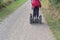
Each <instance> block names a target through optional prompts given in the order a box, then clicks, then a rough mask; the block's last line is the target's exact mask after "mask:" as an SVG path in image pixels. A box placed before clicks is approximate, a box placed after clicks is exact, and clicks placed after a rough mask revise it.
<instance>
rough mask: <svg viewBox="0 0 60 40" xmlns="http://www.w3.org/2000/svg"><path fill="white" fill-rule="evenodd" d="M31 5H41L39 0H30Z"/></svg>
mask: <svg viewBox="0 0 60 40" xmlns="http://www.w3.org/2000/svg"><path fill="white" fill-rule="evenodd" d="M32 6H33V7H36V6H37V7H41V2H40V1H39V0H33V2H32Z"/></svg>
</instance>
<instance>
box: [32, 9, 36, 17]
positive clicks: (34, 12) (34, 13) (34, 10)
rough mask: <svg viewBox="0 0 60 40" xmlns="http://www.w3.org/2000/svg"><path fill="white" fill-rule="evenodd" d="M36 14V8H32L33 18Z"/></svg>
mask: <svg viewBox="0 0 60 40" xmlns="http://www.w3.org/2000/svg"><path fill="white" fill-rule="evenodd" d="M35 16H36V8H34V9H33V18H34V17H35Z"/></svg>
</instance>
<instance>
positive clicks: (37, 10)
mask: <svg viewBox="0 0 60 40" xmlns="http://www.w3.org/2000/svg"><path fill="white" fill-rule="evenodd" d="M36 12H37V14H36V15H37V18H38V17H39V7H37V9H36Z"/></svg>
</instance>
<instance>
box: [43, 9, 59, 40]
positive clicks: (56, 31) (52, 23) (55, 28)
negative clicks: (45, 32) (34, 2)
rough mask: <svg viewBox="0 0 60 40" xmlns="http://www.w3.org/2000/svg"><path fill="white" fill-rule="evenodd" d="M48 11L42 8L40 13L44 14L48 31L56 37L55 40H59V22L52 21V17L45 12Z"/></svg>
mask: <svg viewBox="0 0 60 40" xmlns="http://www.w3.org/2000/svg"><path fill="white" fill-rule="evenodd" d="M47 11H48V9H44V8H42V13H43V14H44V16H45V18H46V20H47V22H48V25H49V26H50V29H51V30H52V32H53V34H54V35H55V37H56V40H60V21H57V20H54V19H52V16H51V15H50V13H49V12H47Z"/></svg>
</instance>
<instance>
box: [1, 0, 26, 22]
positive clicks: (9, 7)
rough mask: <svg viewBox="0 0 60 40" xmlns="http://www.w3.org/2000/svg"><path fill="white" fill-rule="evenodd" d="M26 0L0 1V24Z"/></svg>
mask: <svg viewBox="0 0 60 40" xmlns="http://www.w3.org/2000/svg"><path fill="white" fill-rule="evenodd" d="M25 1H26V0H0V22H1V21H2V20H3V19H5V18H6V17H8V15H9V14H11V12H12V11H14V10H15V9H17V8H18V7H19V6H20V5H22V4H23V3H25Z"/></svg>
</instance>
